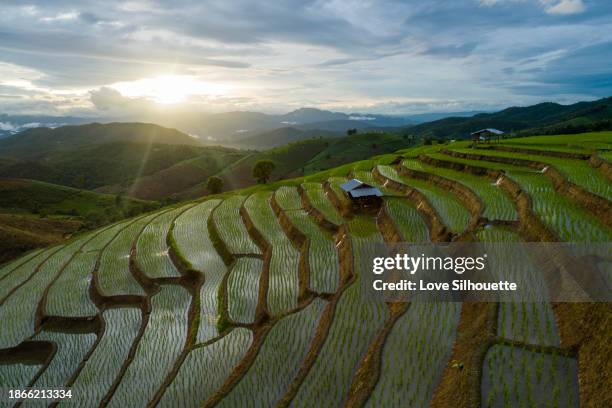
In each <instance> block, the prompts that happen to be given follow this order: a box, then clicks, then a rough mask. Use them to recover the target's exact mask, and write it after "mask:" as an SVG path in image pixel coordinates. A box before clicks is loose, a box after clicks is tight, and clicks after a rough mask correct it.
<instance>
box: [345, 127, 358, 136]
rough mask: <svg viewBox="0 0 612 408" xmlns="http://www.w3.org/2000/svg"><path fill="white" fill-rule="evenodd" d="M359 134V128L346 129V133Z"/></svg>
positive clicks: (350, 134)
mask: <svg viewBox="0 0 612 408" xmlns="http://www.w3.org/2000/svg"><path fill="white" fill-rule="evenodd" d="M356 134H357V129H355V128H353V129H347V131H346V135H347V136H353V135H356Z"/></svg>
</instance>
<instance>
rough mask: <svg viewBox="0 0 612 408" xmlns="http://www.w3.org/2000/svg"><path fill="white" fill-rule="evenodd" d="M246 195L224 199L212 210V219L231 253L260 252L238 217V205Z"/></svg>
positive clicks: (240, 204) (239, 205)
mask: <svg viewBox="0 0 612 408" xmlns="http://www.w3.org/2000/svg"><path fill="white" fill-rule="evenodd" d="M245 199H246V197H244V196H233V197H230V198H228V199H227V200H224V201H223V202H222V203H221V204H220V205H219V206H218V207H217V208H215V211H214V212H213V221H214V224H215V226H216V229H217V231H218V233H219V235H220V236H221V239H222V240H223V242H224V243H225V245H226V246H227V248H228V249H229V251H230V252H231V253H233V254H261V251H260V250H259V248H258V247H257V245H255V243H254V242H253V240H252V239H251V237H250V236H249V232H248V231H247V229H246V226H245V225H244V223H243V222H242V221H241V218H240V207H241V206H242V203H243V202H244V200H245Z"/></svg>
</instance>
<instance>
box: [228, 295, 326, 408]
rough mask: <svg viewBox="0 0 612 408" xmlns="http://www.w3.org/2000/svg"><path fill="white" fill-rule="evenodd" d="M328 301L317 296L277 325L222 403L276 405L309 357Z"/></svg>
mask: <svg viewBox="0 0 612 408" xmlns="http://www.w3.org/2000/svg"><path fill="white" fill-rule="evenodd" d="M326 304H327V302H326V301H324V300H322V299H315V300H314V301H313V302H312V303H311V304H310V305H308V306H306V308H304V309H303V310H301V311H299V312H297V313H293V314H290V315H288V316H286V317H284V318H282V319H281V320H280V321H279V322H278V323H277V324H276V325H274V327H273V328H272V330H271V331H270V333H268V334H267V336H266V341H265V342H264V344H263V346H262V348H261V349H260V350H259V353H258V354H257V359H256V360H255V362H254V363H253V365H252V366H251V367H250V368H249V371H247V373H246V374H245V376H244V377H242V379H241V380H240V382H239V383H238V384H237V385H236V387H235V388H234V389H233V390H232V391H231V392H230V393H229V394H228V395H227V396H226V397H225V398H224V399H223V400H222V401H221V403H220V404H219V406H224V407H249V406H251V407H270V406H274V405H275V404H276V403H277V402H278V401H279V400H280V399H281V397H282V395H283V394H284V392H285V391H286V389H287V387H288V386H289V384H290V383H291V380H292V379H293V377H294V376H295V375H296V374H297V372H298V370H299V368H300V364H301V363H302V361H303V360H304V358H305V357H306V353H307V352H308V348H309V346H310V342H311V341H312V339H313V337H314V335H315V331H316V329H317V326H318V324H319V320H320V317H321V314H322V313H323V310H324V309H325V306H326Z"/></svg>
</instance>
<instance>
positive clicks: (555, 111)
mask: <svg viewBox="0 0 612 408" xmlns="http://www.w3.org/2000/svg"><path fill="white" fill-rule="evenodd" d="M610 117H612V98H604V99H600V100H597V101H593V102H579V103H575V104H572V105H560V104H557V103H552V102H548V103H540V104H537V105H533V106H527V107H512V108H507V109H504V110H502V111H499V112H495V113H480V114H477V115H474V116H471V117H467V118H464V117H449V118H444V119H440V120H436V121H432V122H427V123H423V124H420V125H416V126H411V127H407V128H406V132H407V133H409V134H411V135H416V136H420V137H435V138H437V137H442V138H447V139H457V138H467V137H469V134H470V133H471V132H474V131H476V130H479V129H484V128H496V129H500V130H503V131H504V132H507V133H510V132H518V133H524V134H525V135H538V134H558V133H582V132H588V131H590V130H611V128H610V126H612V124H611V123H610Z"/></svg>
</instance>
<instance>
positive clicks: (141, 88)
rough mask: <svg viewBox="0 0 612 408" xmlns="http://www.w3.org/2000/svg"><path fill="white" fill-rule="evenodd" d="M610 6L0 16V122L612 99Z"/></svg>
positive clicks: (342, 6)
mask: <svg viewBox="0 0 612 408" xmlns="http://www.w3.org/2000/svg"><path fill="white" fill-rule="evenodd" d="M611 61H612V1H609V0H453V1H446V0H430V1H422V0H418V1H413V0H399V1H395V0H377V1H374V0H364V1H355V0H331V1H323V0H314V1H313V0H276V1H246V0H232V1H228V0H221V1H208V0H204V1H181V0H172V1H162V0H157V1H156V0H144V1H138V0H137V1H113V0H107V1H64V0H54V1H48V0H41V1H30V2H28V1H23V0H15V1H13V0H2V2H1V3H0V113H8V114H49V115H75V116H109V115H120V114H122V113H127V112H129V113H138V112H143V111H147V112H150V111H164V112H168V111H173V110H176V111H197V112H200V111H201V112H224V111H238V110H240V111H246V110H248V111H260V112H268V113H284V112H288V111H291V110H293V109H297V108H300V107H318V108H321V109H329V110H335V111H341V112H347V113H349V112H368V113H386V114H410V113H423V112H452V111H471V110H494V109H499V108H503V107H507V106H512V105H529V104H533V103H538V102H543V101H555V102H559V103H572V102H576V101H579V100H593V99H597V98H601V97H605V96H610V95H612V64H611V63H610V62H611Z"/></svg>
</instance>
